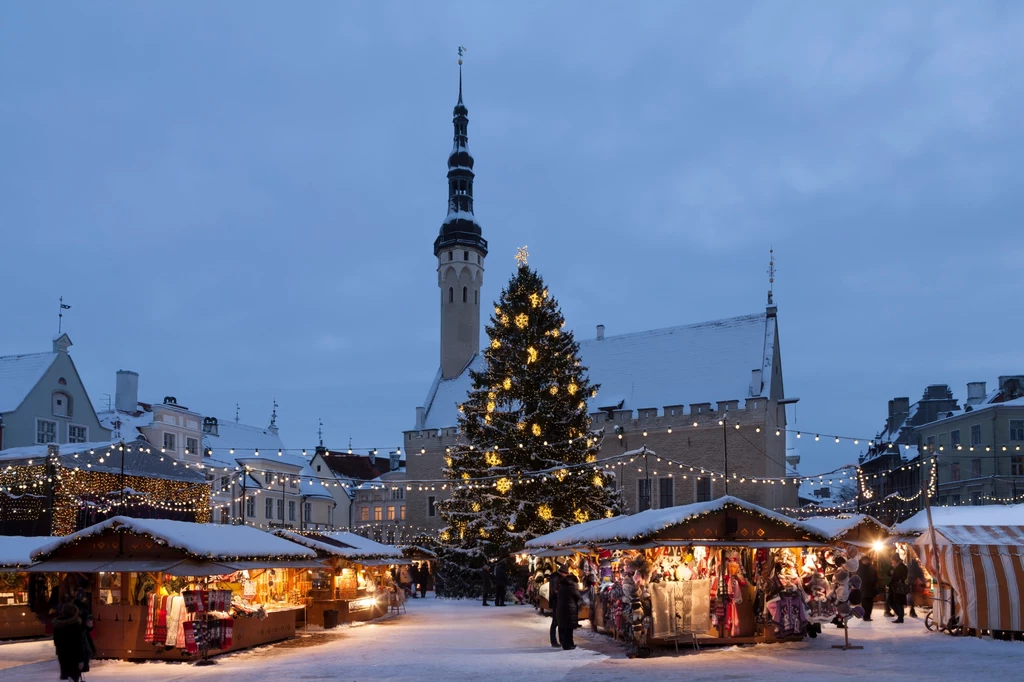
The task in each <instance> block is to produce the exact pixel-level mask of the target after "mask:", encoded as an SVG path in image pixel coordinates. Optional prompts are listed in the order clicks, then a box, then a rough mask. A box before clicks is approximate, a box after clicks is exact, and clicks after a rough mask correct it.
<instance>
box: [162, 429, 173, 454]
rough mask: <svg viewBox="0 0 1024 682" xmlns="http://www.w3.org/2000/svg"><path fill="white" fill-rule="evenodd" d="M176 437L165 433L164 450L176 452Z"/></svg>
mask: <svg viewBox="0 0 1024 682" xmlns="http://www.w3.org/2000/svg"><path fill="white" fill-rule="evenodd" d="M174 446H175V436H174V434H173V433H164V450H170V451H171V452H174Z"/></svg>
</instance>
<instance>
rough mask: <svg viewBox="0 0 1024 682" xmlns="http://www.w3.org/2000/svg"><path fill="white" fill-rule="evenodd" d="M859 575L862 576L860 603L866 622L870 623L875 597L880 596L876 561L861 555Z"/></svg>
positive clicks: (866, 555) (869, 556) (868, 556)
mask: <svg viewBox="0 0 1024 682" xmlns="http://www.w3.org/2000/svg"><path fill="white" fill-rule="evenodd" d="M857 575H859V576H860V585H861V587H860V593H861V599H860V603H861V606H863V607H864V620H867V621H869V620H871V609H872V608H873V607H874V605H875V597H876V596H877V595H878V569H876V568H875V560H874V558H873V557H872V556H871V555H870V554H863V555H861V560H860V567H859V568H858V569H857Z"/></svg>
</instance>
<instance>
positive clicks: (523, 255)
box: [516, 246, 530, 265]
mask: <svg viewBox="0 0 1024 682" xmlns="http://www.w3.org/2000/svg"><path fill="white" fill-rule="evenodd" d="M529 257H530V252H529V251H527V250H526V247H525V246H520V247H519V248H518V249H516V262H517V263H519V265H526V259H527V258H529Z"/></svg>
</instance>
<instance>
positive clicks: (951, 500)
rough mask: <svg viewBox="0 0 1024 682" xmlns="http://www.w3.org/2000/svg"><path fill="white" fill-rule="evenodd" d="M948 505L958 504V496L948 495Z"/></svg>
mask: <svg viewBox="0 0 1024 682" xmlns="http://www.w3.org/2000/svg"><path fill="white" fill-rule="evenodd" d="M949 503H950V504H960V496H959V495H950V496H949Z"/></svg>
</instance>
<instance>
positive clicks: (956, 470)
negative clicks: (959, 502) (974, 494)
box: [949, 462, 960, 481]
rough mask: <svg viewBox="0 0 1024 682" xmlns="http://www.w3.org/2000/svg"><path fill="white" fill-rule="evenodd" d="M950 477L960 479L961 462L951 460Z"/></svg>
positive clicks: (955, 479)
mask: <svg viewBox="0 0 1024 682" xmlns="http://www.w3.org/2000/svg"><path fill="white" fill-rule="evenodd" d="M949 477H950V479H952V480H954V481H959V480H960V462H951V463H950V465H949Z"/></svg>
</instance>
